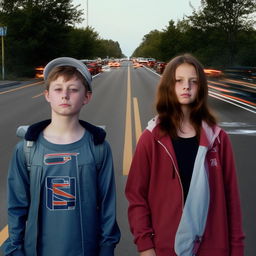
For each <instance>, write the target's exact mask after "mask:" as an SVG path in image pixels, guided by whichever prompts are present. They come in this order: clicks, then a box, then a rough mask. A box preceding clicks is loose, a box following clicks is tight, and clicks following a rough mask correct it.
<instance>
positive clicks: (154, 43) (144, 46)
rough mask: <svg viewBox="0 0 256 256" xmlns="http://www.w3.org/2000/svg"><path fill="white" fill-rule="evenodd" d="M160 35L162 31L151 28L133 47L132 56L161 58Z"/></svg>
mask: <svg viewBox="0 0 256 256" xmlns="http://www.w3.org/2000/svg"><path fill="white" fill-rule="evenodd" d="M161 35H162V32H161V31H158V30H153V31H151V32H149V33H148V34H146V35H145V36H144V37H143V40H142V43H141V44H140V46H139V47H138V48H136V49H135V51H134V53H133V54H132V56H137V57H151V58H155V59H161V57H162V55H161V51H160V44H161Z"/></svg>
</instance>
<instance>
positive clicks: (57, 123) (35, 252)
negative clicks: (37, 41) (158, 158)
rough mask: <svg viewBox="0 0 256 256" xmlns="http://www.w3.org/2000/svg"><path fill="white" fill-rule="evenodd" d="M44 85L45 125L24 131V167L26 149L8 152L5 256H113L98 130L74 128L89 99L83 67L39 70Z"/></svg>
mask: <svg viewBox="0 0 256 256" xmlns="http://www.w3.org/2000/svg"><path fill="white" fill-rule="evenodd" d="M44 79H45V81H46V90H45V98H46V100H47V101H48V102H49V104H50V106H51V120H46V121H42V122H40V123H37V124H34V125H32V126H30V127H29V128H28V130H27V133H26V135H25V140H26V141H30V142H31V141H33V143H34V151H33V158H32V159H33V160H32V162H31V167H29V166H28V163H27V162H28V160H27V158H26V156H25V152H24V151H25V150H24V143H26V141H21V142H20V143H18V145H17V146H16V149H15V151H14V154H13V157H12V161H11V164H10V168H9V175H8V192H9V197H8V216H9V219H8V226H9V238H8V239H7V241H6V242H5V244H4V246H3V247H4V251H5V255H11V256H17V255H18V256H51V255H54V256H113V255H114V248H115V245H116V244H117V243H118V242H119V239H120V231H119V228H118V225H117V223H116V213H115V200H116V199H115V182H114V172H113V163H112V155H111V149H110V147H109V144H108V143H107V142H106V141H105V136H106V133H105V131H104V130H103V129H101V128H99V127H95V126H93V125H91V124H89V123H87V122H84V121H80V120H79V112H80V110H81V108H82V107H83V105H85V104H87V103H88V102H89V101H90V99H91V92H92V88H91V82H92V78H91V75H90V73H89V71H88V70H87V68H86V66H85V65H84V64H83V63H82V62H80V61H78V60H76V59H73V58H69V57H61V58H57V59H54V60H52V61H51V62H49V63H48V64H47V65H46V67H45V69H44ZM30 154H32V151H31V153H30ZM98 158H100V162H99V161H98V160H97V159H98ZM97 161H98V162H97Z"/></svg>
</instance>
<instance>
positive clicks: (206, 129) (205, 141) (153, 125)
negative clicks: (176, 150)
mask: <svg viewBox="0 0 256 256" xmlns="http://www.w3.org/2000/svg"><path fill="white" fill-rule="evenodd" d="M146 129H147V130H149V131H150V132H152V135H153V136H154V138H155V139H156V140H160V141H163V142H164V141H165V142H168V141H169V136H166V135H165V134H164V133H162V132H161V130H160V127H159V119H158V117H157V116H156V117H154V118H153V119H151V120H150V121H149V122H148V126H147V128H146ZM220 131H221V128H220V127H219V126H217V125H215V126H213V127H211V126H209V125H208V124H207V123H206V122H204V121H203V122H202V128H201V134H200V140H199V145H201V146H205V147H207V148H208V149H210V148H212V146H213V144H214V142H215V140H216V138H217V137H218V135H219V133H220ZM166 137H168V139H166Z"/></svg>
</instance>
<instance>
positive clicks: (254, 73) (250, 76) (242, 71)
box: [223, 66, 256, 81]
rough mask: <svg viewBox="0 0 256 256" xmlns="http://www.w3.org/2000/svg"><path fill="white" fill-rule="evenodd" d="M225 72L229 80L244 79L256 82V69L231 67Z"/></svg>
mask: <svg viewBox="0 0 256 256" xmlns="http://www.w3.org/2000/svg"><path fill="white" fill-rule="evenodd" d="M223 72H224V75H225V77H228V78H235V79H242V80H248V81H255V80H256V67H247V66H241V67H229V68H226V69H225V70H224V71H223Z"/></svg>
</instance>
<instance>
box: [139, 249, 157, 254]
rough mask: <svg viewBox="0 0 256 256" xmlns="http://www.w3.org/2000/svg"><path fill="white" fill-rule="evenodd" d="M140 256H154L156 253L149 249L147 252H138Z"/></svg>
mask: <svg viewBox="0 0 256 256" xmlns="http://www.w3.org/2000/svg"><path fill="white" fill-rule="evenodd" d="M140 256H156V252H155V250H154V249H149V250H146V251H143V252H140Z"/></svg>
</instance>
